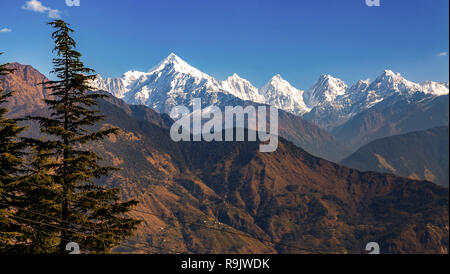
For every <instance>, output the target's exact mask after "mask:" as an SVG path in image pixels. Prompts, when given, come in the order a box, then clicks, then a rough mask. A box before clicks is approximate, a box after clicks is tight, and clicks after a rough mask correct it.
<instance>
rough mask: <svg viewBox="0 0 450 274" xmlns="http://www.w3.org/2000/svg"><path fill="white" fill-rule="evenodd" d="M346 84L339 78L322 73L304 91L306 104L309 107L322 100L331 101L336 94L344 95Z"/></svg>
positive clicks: (322, 101) (320, 102)
mask: <svg viewBox="0 0 450 274" xmlns="http://www.w3.org/2000/svg"><path fill="white" fill-rule="evenodd" d="M346 90H347V85H346V84H345V83H344V81H342V80H341V79H338V78H334V77H332V76H331V75H328V74H322V75H321V76H320V77H319V80H317V82H316V83H315V84H314V85H313V87H312V88H311V89H309V90H308V92H306V93H305V102H306V105H307V106H308V107H310V108H313V107H315V106H318V105H320V104H322V103H324V102H333V101H335V100H336V98H337V97H338V96H341V95H344V94H345V92H346Z"/></svg>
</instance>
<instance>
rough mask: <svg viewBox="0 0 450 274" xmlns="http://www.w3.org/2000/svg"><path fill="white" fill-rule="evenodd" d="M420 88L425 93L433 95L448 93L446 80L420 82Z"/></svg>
mask: <svg viewBox="0 0 450 274" xmlns="http://www.w3.org/2000/svg"><path fill="white" fill-rule="evenodd" d="M420 86H421V87H422V90H423V92H424V93H425V94H432V95H435V96H441V95H447V94H448V82H447V83H438V82H433V81H426V82H423V83H420Z"/></svg>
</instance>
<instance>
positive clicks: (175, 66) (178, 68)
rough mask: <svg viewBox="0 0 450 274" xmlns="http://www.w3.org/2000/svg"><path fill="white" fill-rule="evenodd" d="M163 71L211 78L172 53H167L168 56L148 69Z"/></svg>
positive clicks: (157, 71) (152, 71) (155, 71)
mask: <svg viewBox="0 0 450 274" xmlns="http://www.w3.org/2000/svg"><path fill="white" fill-rule="evenodd" d="M163 71H164V72H166V73H170V72H175V73H183V74H186V75H191V76H194V77H197V78H211V76H209V75H207V74H206V73H203V72H201V71H200V70H198V69H196V68H195V67H193V66H191V65H189V64H188V63H187V62H186V61H184V60H183V59H181V58H180V57H178V56H177V55H175V54H174V53H171V54H169V56H167V57H166V58H165V59H164V60H162V61H161V62H160V63H159V64H158V65H156V66H155V67H153V68H152V69H150V70H149V72H148V73H150V74H152V73H159V72H163Z"/></svg>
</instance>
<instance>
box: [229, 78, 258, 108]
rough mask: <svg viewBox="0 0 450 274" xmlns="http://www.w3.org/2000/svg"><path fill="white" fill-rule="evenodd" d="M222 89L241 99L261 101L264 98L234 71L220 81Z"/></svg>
mask: <svg viewBox="0 0 450 274" xmlns="http://www.w3.org/2000/svg"><path fill="white" fill-rule="evenodd" d="M221 88H222V90H224V91H227V92H228V93H230V94H232V95H234V96H236V97H238V98H240V99H242V100H249V101H253V102H257V103H262V102H263V101H264V98H263V97H262V96H261V95H260V94H259V90H258V89H257V88H256V87H254V86H253V85H252V83H250V82H249V81H248V80H246V79H244V78H242V77H240V76H239V75H237V74H236V73H234V74H233V75H231V76H229V77H228V78H227V79H225V80H224V81H222V82H221Z"/></svg>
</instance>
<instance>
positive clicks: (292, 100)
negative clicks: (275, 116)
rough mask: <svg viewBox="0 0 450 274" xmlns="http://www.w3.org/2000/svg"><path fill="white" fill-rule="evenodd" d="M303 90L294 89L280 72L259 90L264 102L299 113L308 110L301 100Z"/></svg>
mask: <svg viewBox="0 0 450 274" xmlns="http://www.w3.org/2000/svg"><path fill="white" fill-rule="evenodd" d="M303 92H304V91H303V90H298V89H296V88H295V87H293V86H292V85H291V84H290V83H289V82H288V81H286V80H284V79H283V78H282V77H281V75H280V74H277V75H275V76H273V77H272V78H271V79H270V81H269V82H268V83H267V84H266V85H265V86H264V87H262V88H261V89H260V90H259V93H260V94H261V95H262V96H263V97H264V99H265V103H266V104H269V105H273V106H275V107H277V108H279V109H283V110H286V111H289V112H292V113H295V114H299V115H302V114H304V113H306V112H308V111H310V109H309V108H308V107H307V106H306V104H305V102H304V101H303Z"/></svg>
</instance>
